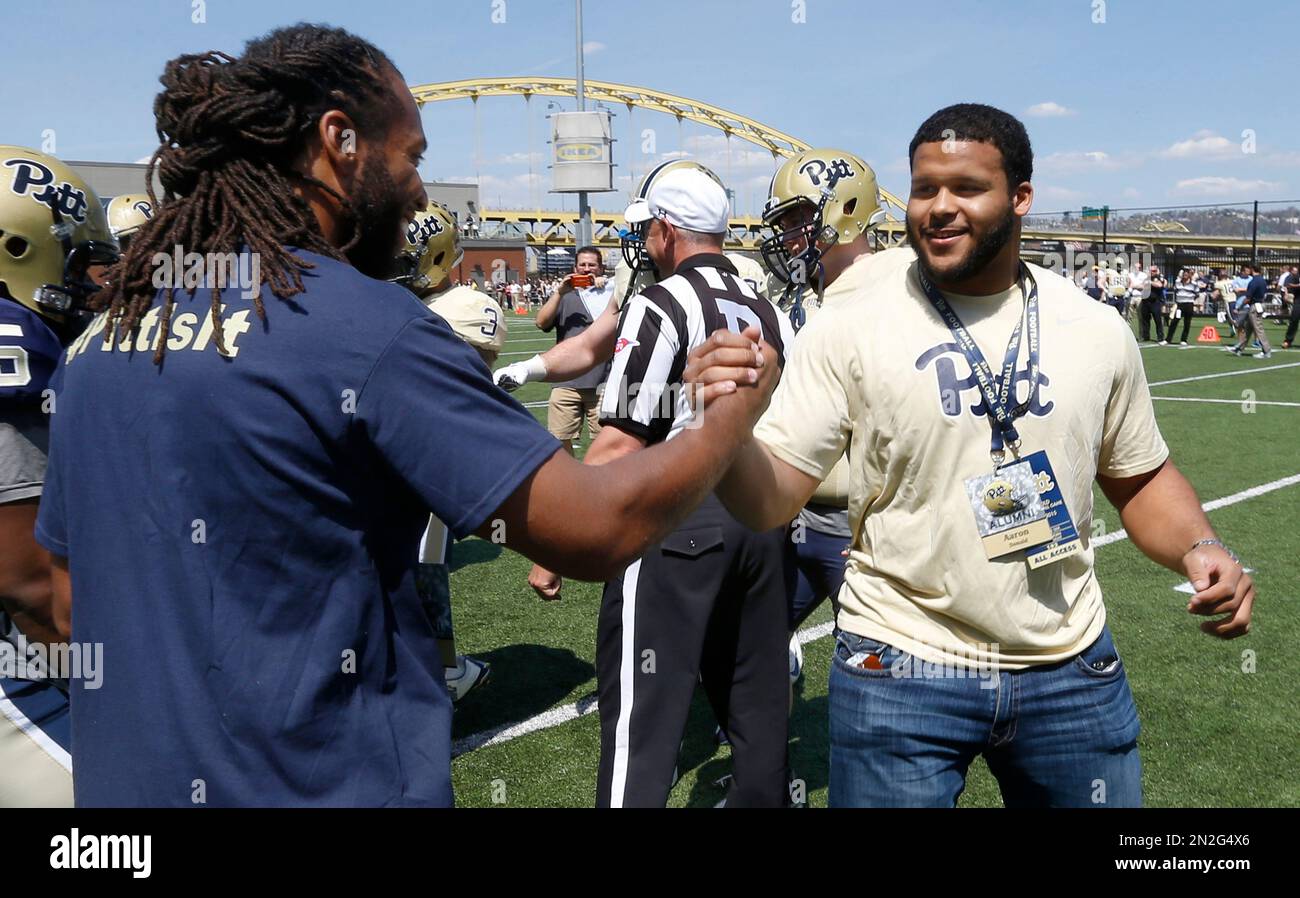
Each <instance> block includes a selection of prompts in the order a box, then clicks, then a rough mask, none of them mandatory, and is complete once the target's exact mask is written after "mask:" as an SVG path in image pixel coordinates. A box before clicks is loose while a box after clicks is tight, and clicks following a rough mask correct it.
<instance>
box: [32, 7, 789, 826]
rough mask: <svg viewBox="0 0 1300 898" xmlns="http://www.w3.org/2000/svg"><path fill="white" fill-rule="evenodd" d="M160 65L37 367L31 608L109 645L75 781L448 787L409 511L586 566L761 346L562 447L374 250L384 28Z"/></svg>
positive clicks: (118, 799)
mask: <svg viewBox="0 0 1300 898" xmlns="http://www.w3.org/2000/svg"><path fill="white" fill-rule="evenodd" d="M162 85H163V90H162V93H161V94H159V96H158V98H157V100H156V101H155V104H154V112H155V116H156V119H157V129H158V134H159V138H160V141H161V145H160V147H159V148H158V150H157V151H156V153H155V154H154V162H155V164H156V165H157V171H158V177H159V180H160V182H161V184H162V187H163V195H162V196H161V197H158V196H154V195H152V194H151V201H155V200H156V202H153V207H154V213H155V214H154V217H153V218H152V219H151V220H150V221H149V222H148V223H146V224H145V225H144V226H143V227H142V228H141V230H140V232H139V233H138V234H137V235H136V236H135V239H134V240H133V241H132V242H131V246H130V248H129V250H128V252H127V253H126V255H125V257H124V258H123V260H122V262H121V263H120V264H119V265H118V266H117V267H116V268H114V269H113V270H111V271H110V272H109V275H108V277H109V281H110V283H111V287H110V288H108V289H106V290H105V291H103V293H101V294H100V296H102V297H103V299H102V301H101V302H99V303H98V306H99V308H100V309H102V311H103V314H102V315H101V316H100V317H99V319H98V320H97V321H96V322H95V323H94V324H92V326H91V327H90V328H89V329H88V331H87V334H86V335H85V339H81V340H79V341H77V342H75V343H74V344H73V345H72V346H70V347H69V350H68V353H67V354H66V356H65V358H64V360H63V362H62V363H61V366H60V368H59V370H58V371H57V372H56V374H55V379H56V382H58V383H59V394H58V396H59V398H58V402H59V413H58V414H57V415H55V416H53V422H52V425H51V429H52V433H51V451H50V459H49V474H48V478H47V486H46V492H45V497H44V499H43V500H42V502H41V509H40V513H39V516H38V521H37V539H38V540H39V541H40V542H41V544H42V545H44V546H45V547H46V548H47V549H48V550H49V551H50V552H51V553H52V555H53V556H54V594H55V602H56V605H57V608H58V610H59V613H58V614H56V620H67V619H68V617H69V612H68V609H69V608H70V607H72V603H74V602H75V609H76V613H75V615H73V616H72V636H73V638H74V639H75V640H76V641H82V642H98V643H102V644H103V645H104V652H105V655H106V656H107V657H109V658H111V659H112V661H111V673H110V674H108V675H106V676H105V677H104V678H103V681H102V688H99V689H97V690H93V691H92V690H89V689H84V688H81V687H80V686H79V685H78V684H77V683H74V684H73V691H72V697H71V698H72V726H73V730H74V731H75V732H76V740H75V741H74V744H73V751H72V755H73V769H74V771H75V775H74V789H75V798H76V801H77V804H78V805H83V806H90V805H116V806H122V805H141V804H145V805H186V806H190V805H195V804H207V805H290V804H292V805H448V804H450V803H451V801H452V795H451V776H450V773H451V771H450V741H451V740H450V715H451V704H450V700H449V698H448V696H447V693H446V689H445V685H444V682H443V671H442V664H441V662H440V660H439V657H438V651H437V647H436V645H435V639H434V632H433V629H432V627H431V625H430V622H429V620H428V618H427V616H426V615H425V614H424V613H423V611H422V608H421V605H420V601H419V597H418V593H417V590H416V584H415V576H416V570H417V560H418V546H419V541H420V535H421V532H422V531H423V529H424V526H425V523H426V522H427V520H428V516H429V514H430V513H431V512H432V513H433V514H435V515H436V516H437V517H438V518H439V519H440V520H442V521H445V522H446V524H447V526H448V528H449V529H450V530H451V532H452V533H453V534H454V535H456V536H457V537H464V536H466V535H468V534H470V533H478V534H480V535H483V536H485V537H490V538H493V539H495V540H497V541H504V542H505V544H506V545H508V546H510V547H512V548H515V549H517V550H518V551H520V552H522V553H524V554H525V555H527V556H529V557H531V558H533V559H534V560H537V561H539V562H542V563H544V564H546V565H547V566H548V567H551V568H553V569H555V570H557V571H561V572H564V573H566V574H568V575H570V576H575V577H585V578H588V579H594V580H599V579H603V578H606V577H608V576H611V575H612V574H613V573H614V572H615V571H616V570H618V569H619V568H620V566H622V565H625V564H626V563H627V562H628V561H630V560H631V559H632V558H635V557H636V556H637V555H638V554H640V553H642V552H644V551H645V548H646V546H648V545H650V544H652V543H653V542H655V541H656V540H658V539H660V538H662V536H663V535H664V534H666V533H668V532H669V531H670V530H671V529H672V527H673V526H675V525H676V523H677V522H679V521H680V520H681V519H682V517H683V516H684V515H686V514H687V513H689V511H690V510H691V509H692V508H694V507H695V505H696V504H698V502H699V501H700V500H701V499H702V498H703V497H704V496H705V495H707V493H708V492H709V491H710V490H711V489H712V488H713V484H714V483H715V482H716V480H717V478H718V477H719V476H720V474H721V472H722V471H723V470H724V469H725V467H726V465H727V463H728V461H729V459H730V458H731V457H732V456H733V455H734V454H735V452H736V451H737V450H738V448H739V444H740V441H741V440H742V439H743V438H744V435H745V434H746V433H747V431H748V430H749V429H750V427H751V426H752V424H753V422H754V421H756V420H757V417H758V414H759V411H760V409H761V407H762V405H763V403H765V402H766V398H767V396H768V395H770V392H771V389H772V386H773V384H774V383H775V378H776V372H775V369H776V366H775V365H767V366H762V365H761V361H762V359H763V358H764V357H766V358H769V359H772V358H775V352H774V351H773V350H772V349H771V348H770V347H766V346H764V345H762V344H754V343H750V344H748V345H746V346H745V347H743V348H728V349H725V350H720V351H718V352H713V353H712V356H711V357H712V358H715V359H722V360H723V364H724V365H726V364H728V363H730V364H734V365H736V366H753V364H754V363H756V362H757V363H758V364H759V370H758V371H757V372H748V371H743V369H742V368H737V369H735V370H738V371H740V373H738V374H737V377H740V376H742V375H743V376H744V379H743V382H744V383H745V384H750V383H754V384H755V385H756V386H757V387H758V389H738V388H737V385H736V382H735V381H734V380H729V379H727V378H725V377H723V378H719V379H718V380H717V381H716V382H715V383H711V384H710V385H709V386H707V387H704V388H703V395H702V397H701V399H702V401H704V402H709V403H711V404H710V405H709V407H708V410H707V414H706V415H705V416H704V420H703V421H702V426H701V427H700V428H699V429H697V430H692V431H688V432H686V433H685V434H683V435H682V437H681V438H680V439H677V440H673V441H672V442H671V443H668V444H665V445H664V446H662V447H656V448H654V449H651V450H649V451H647V452H643V453H638V455H637V458H636V459H628V460H624V461H618V462H614V463H611V464H609V465H606V466H603V467H594V466H584V465H582V464H580V463H579V462H577V461H575V460H574V459H572V458H571V457H570V456H568V455H567V454H566V453H565V452H563V451H562V450H561V449H560V447H559V444H558V443H557V442H556V440H555V439H554V438H553V437H551V436H550V435H549V434H547V433H546V431H545V430H544V429H543V428H542V427H541V425H539V424H538V423H537V422H536V421H535V420H534V419H533V418H532V416H531V415H529V414H528V412H527V411H525V410H524V408H523V407H522V406H520V405H519V404H518V403H517V402H515V401H514V400H513V399H511V398H510V397H509V396H507V395H506V394H505V393H504V392H502V391H500V390H498V389H497V388H496V387H495V386H493V384H492V381H491V379H490V377H489V374H488V371H487V369H486V367H485V366H483V365H482V364H481V363H480V362H479V361H478V359H477V358H476V357H475V356H474V350H473V349H471V348H470V347H469V346H467V345H466V344H464V343H463V342H461V341H460V340H459V339H457V338H456V336H455V334H454V333H453V332H452V330H451V328H450V327H449V326H448V325H447V324H446V322H445V321H443V320H442V319H441V318H440V317H438V316H437V315H435V314H434V313H433V312H431V311H430V310H429V309H427V308H426V307H425V306H424V305H423V303H421V302H420V301H419V300H418V299H416V298H415V297H414V296H413V295H412V294H411V293H410V291H408V290H406V289H404V288H402V287H400V286H398V285H396V284H391V283H386V282H385V281H384V280H382V279H384V278H388V277H391V276H392V275H393V273H394V272H393V270H392V269H393V261H394V258H395V256H396V255H397V252H398V247H399V244H400V241H401V240H402V234H403V230H404V229H405V227H406V226H407V224H408V222H410V221H411V220H412V218H413V217H414V216H415V214H416V212H417V211H418V210H420V209H423V208H424V207H425V205H426V196H425V193H424V189H423V185H422V183H421V179H420V175H419V172H418V171H417V166H418V164H419V162H420V156H421V154H422V153H423V152H424V148H425V138H424V134H423V129H422V127H421V123H420V115H419V110H418V108H417V107H416V105H415V102H414V100H413V98H412V97H411V95H410V93H409V92H408V91H407V90H406V88H405V86H404V84H403V81H402V78H401V74H400V73H399V72H398V70H397V69H396V67H395V66H394V65H393V63H392V62H391V61H390V60H389V59H388V58H387V57H386V56H385V55H384V54H383V53H381V52H380V51H379V50H378V49H376V48H375V47H373V46H371V45H370V44H368V43H366V42H365V41H363V40H361V39H360V38H357V37H355V36H353V35H351V34H348V33H347V32H345V31H342V30H339V29H334V28H328V27H323V26H316V25H306V24H302V25H296V26H293V27H289V28H282V29H278V30H276V31H273V32H271V33H269V34H267V35H265V36H263V37H261V38H258V39H256V40H253V41H251V42H250V43H249V44H248V45H247V46H246V47H245V49H244V52H243V54H242V55H241V56H239V57H238V58H234V57H231V56H228V55H226V54H223V53H216V52H210V53H203V54H197V55H185V56H180V57H178V58H176V59H174V60H172V61H170V62H169V63H168V64H167V67H166V69H165V71H164V74H163V76H162ZM173 257H174V258H179V259H181V260H183V261H184V267H185V271H184V276H183V279H178V278H177V272H176V271H174V270H173V271H171V272H168V271H166V269H167V268H168V267H170V266H169V263H167V262H166V260H167V259H170V258H173ZM246 258H251V260H252V262H255V263H256V264H255V265H254V264H245V262H244V261H243V260H245V259H246ZM237 263H238V264H237ZM235 268H238V269H239V270H240V272H241V274H242V273H246V272H256V271H260V272H261V273H262V274H263V275H264V276H265V284H258V283H256V281H257V280H258V278H257V277H253V278H252V279H251V280H252V281H253V282H254V283H252V284H251V285H250V286H247V287H246V285H245V283H244V280H245V279H244V278H243V277H242V276H241V278H240V279H239V280H240V283H239V284H232V283H229V281H228V277H227V276H228V274H229V273H230V271H232V270H234V269H235ZM168 275H170V280H169V278H168ZM714 349H716V347H714V346H713V345H712V343H710V344H706V348H705V350H703V351H705V352H709V351H712V350H714ZM724 371H725V369H724ZM60 379H61V380H60ZM74 475H75V481H76V482H75V488H74V484H73V478H74Z"/></svg>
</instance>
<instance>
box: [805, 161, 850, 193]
mask: <svg viewBox="0 0 1300 898" xmlns="http://www.w3.org/2000/svg"><path fill="white" fill-rule="evenodd" d="M799 174H801V175H807V176H808V180H810V181H812V182H813V186H814V187H820V186H822V175H829V177H828V178H827V180H835V181H838V180H840V179H842V178H852V177H853V176H854V175H856V174H857V172H856V171H854V170H853V166H851V165H849V163H848V161H847V160H845V159H835V160H834V161H832V162H829V163H828V162H826V161H825V160H823V159H809V160H808V161H807V162H805V163H804V164H803V165H801V166H799Z"/></svg>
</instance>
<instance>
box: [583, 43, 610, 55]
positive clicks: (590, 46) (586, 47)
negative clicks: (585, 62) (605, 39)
mask: <svg viewBox="0 0 1300 898" xmlns="http://www.w3.org/2000/svg"><path fill="white" fill-rule="evenodd" d="M604 49H605V45H604V44H602V43H601V42H600V41H584V42H583V44H582V52H583V53H586V54H588V55H592V54H595V53H599V52H600V51H601V50H604Z"/></svg>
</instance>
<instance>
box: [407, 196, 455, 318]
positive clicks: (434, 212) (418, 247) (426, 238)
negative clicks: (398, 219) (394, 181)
mask: <svg viewBox="0 0 1300 898" xmlns="http://www.w3.org/2000/svg"><path fill="white" fill-rule="evenodd" d="M464 255H465V251H464V250H463V249H461V246H460V229H459V228H458V227H457V226H456V218H455V216H454V215H452V214H451V210H450V209H448V208H447V207H446V206H444V205H443V204H442V203H438V202H435V201H433V200H430V201H429V208H428V209H426V210H424V211H423V212H417V213H415V218H414V220H412V221H411V223H410V224H409V225H407V226H406V242H405V244H404V245H403V246H402V252H401V254H400V255H399V256H398V272H399V274H398V275H397V277H395V278H393V281H394V282H395V283H398V284H401V285H402V286H404V287H407V288H409V289H411V290H412V291H414V292H415V294H416V295H417V296H424V295H425V294H427V293H428V292H429V291H431V290H432V289H433V288H434V287H436V286H438V285H439V284H441V283H442V282H443V279H445V278H446V277H447V275H448V274H449V273H450V272H451V270H452V269H453V268H455V267H456V266H457V265H459V264H460V260H461V259H462V258H463V257H464Z"/></svg>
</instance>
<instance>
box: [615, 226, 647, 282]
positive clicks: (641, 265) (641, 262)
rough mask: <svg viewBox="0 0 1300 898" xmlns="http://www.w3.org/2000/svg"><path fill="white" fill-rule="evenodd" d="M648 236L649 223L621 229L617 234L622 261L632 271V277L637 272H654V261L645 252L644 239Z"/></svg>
mask: <svg viewBox="0 0 1300 898" xmlns="http://www.w3.org/2000/svg"><path fill="white" fill-rule="evenodd" d="M649 236H650V222H649V221H643V222H641V223H640V224H635V225H632V226H631V227H630V228H623V229H622V230H620V231H619V232H618V244H619V249H620V250H621V251H622V253H623V261H624V262H626V263H627V266H628V268H630V269H631V270H632V274H633V276H635V275H636V274H637V273H638V272H642V271H654V270H655V263H654V260H653V259H651V258H650V253H649V251H648V250H646V238H647V237H649Z"/></svg>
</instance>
